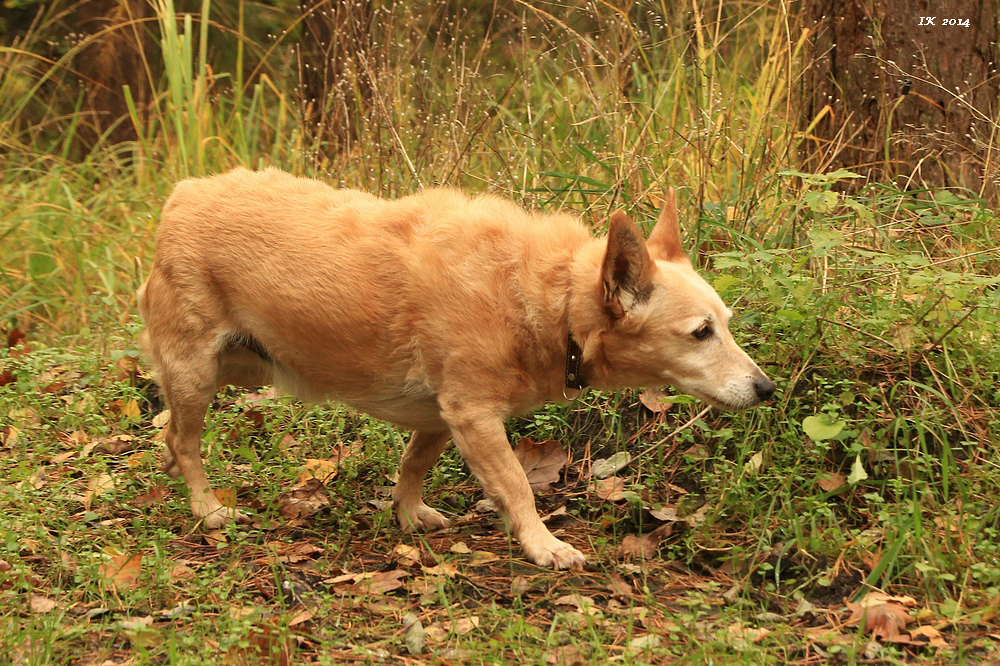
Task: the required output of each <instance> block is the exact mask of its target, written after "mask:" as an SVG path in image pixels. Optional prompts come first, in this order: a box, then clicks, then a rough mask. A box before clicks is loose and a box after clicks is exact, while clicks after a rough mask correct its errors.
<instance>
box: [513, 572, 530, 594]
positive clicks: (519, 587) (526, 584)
mask: <svg viewBox="0 0 1000 666" xmlns="http://www.w3.org/2000/svg"><path fill="white" fill-rule="evenodd" d="M534 585H535V581H533V580H532V579H531V578H528V577H527V576H514V578H513V579H512V580H511V581H510V593H511V596H515V597H519V596H521V595H522V594H524V593H525V592H527V591H528V590H530V589H531V588H532V587H534Z"/></svg>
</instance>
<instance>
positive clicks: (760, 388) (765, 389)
mask: <svg viewBox="0 0 1000 666" xmlns="http://www.w3.org/2000/svg"><path fill="white" fill-rule="evenodd" d="M753 390H754V391H755V392H756V393H757V397H758V398H760V399H761V400H762V401H763V400H767V399H768V398H770V397H771V396H772V395H774V382H772V381H771V380H770V379H768V378H767V377H761V378H760V379H755V380H754V382H753Z"/></svg>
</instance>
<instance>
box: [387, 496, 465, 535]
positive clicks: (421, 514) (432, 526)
mask: <svg viewBox="0 0 1000 666" xmlns="http://www.w3.org/2000/svg"><path fill="white" fill-rule="evenodd" d="M396 519H397V520H398V521H399V525H400V527H402V528H403V531H404V532H413V531H415V530H421V531H424V532H430V531H432V530H440V529H443V528H445V527H448V526H450V525H451V522H450V521H449V520H448V519H447V518H445V517H444V515H443V514H442V513H441V512H440V511H438V510H437V509H432V508H430V507H429V506H427V505H426V504H424V503H423V502H421V503H420V504H417V505H416V506H412V507H408V508H403V507H402V506H400V507H397V508H396Z"/></svg>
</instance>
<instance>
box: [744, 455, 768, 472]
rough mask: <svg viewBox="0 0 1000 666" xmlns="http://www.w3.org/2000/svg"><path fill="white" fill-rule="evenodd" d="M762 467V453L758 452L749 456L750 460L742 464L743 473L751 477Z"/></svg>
mask: <svg viewBox="0 0 1000 666" xmlns="http://www.w3.org/2000/svg"><path fill="white" fill-rule="evenodd" d="M763 466H764V453H763V452H761V451H758V452H757V453H755V454H753V455H752V456H750V460H748V461H746V462H745V463H743V471H745V472H746V473H747V474H749V475H751V476H753V475H754V474H756V473H757V472H759V471H760V468H761V467H763Z"/></svg>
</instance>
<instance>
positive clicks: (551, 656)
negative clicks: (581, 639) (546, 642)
mask: <svg viewBox="0 0 1000 666" xmlns="http://www.w3.org/2000/svg"><path fill="white" fill-rule="evenodd" d="M545 663H546V664H552V665H553V666H586V664H589V663H590V660H588V659H587V656H586V655H585V654H584V653H583V652H581V651H580V648H579V647H578V646H576V645H573V644H572V643H570V644H569V645H560V646H559V647H556V648H552V649H551V650H549V651H548V653H547V654H546V655H545Z"/></svg>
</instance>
